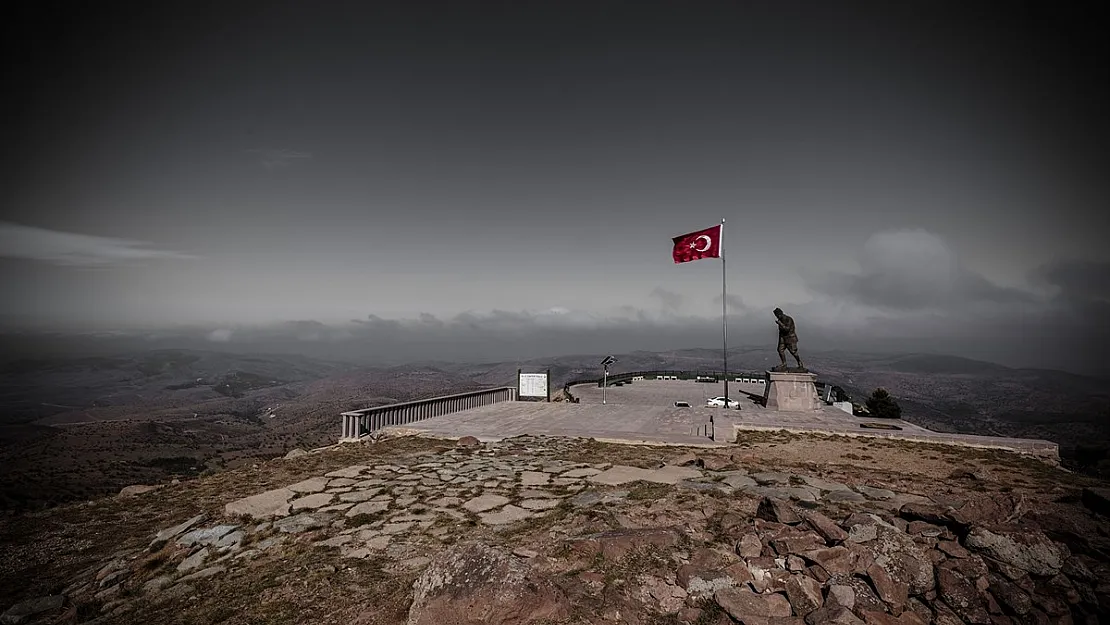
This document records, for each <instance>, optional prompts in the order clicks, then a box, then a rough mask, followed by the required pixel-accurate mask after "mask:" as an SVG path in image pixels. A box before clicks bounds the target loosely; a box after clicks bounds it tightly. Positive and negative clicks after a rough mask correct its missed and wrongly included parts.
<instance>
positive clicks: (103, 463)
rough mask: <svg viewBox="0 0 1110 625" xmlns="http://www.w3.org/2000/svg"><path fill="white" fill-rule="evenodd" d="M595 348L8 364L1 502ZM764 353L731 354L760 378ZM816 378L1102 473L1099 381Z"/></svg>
mask: <svg viewBox="0 0 1110 625" xmlns="http://www.w3.org/2000/svg"><path fill="white" fill-rule="evenodd" d="M617 356H618V359H619V360H618V363H617V364H616V365H615V366H614V367H613V372H614V373H619V372H622V371H637V370H653V369H676V370H698V369H705V370H709V369H718V368H719V367H720V352H719V351H716V350H708V349H690V350H678V351H672V352H662V353H649V352H635V353H631V354H618V355H617ZM600 358H601V355H597V354H589V355H578V356H561V357H555V358H550V359H542V360H532V361H524V362H505V363H481V364H475V363H446V362H427V363H413V364H409V365H403V366H392V367H382V366H366V365H358V364H353V363H350V362H332V361H327V360H322V359H317V358H309V357H305V356H298V355H273V354H264V355H247V354H233V353H227V352H217V351H202V350H152V351H141V352H129V353H124V354H116V355H110V356H95V357H79V358H66V357H60V356H54V357H49V358H41V359H20V360H14V361H9V362H7V363H5V364H4V365H3V366H2V369H0V410H2V412H0V462H3V465H4V467H5V471H4V475H3V479H2V482H0V497H2V498H0V502H2V503H0V505H2V507H3V508H4V509H7V510H17V509H27V508H36V507H41V506H43V505H50V504H57V503H62V502H66V501H74V500H83V499H89V498H93V497H96V496H103V495H109V494H114V493H115V492H118V490H119V489H121V488H123V487H125V486H128V485H132V484H154V483H162V482H166V481H169V480H172V479H175V478H178V479H180V478H186V477H189V476H195V475H198V474H201V473H204V472H213V471H220V470H223V469H227V468H232V467H236V466H240V465H242V464H244V463H250V462H252V461H254V460H255V459H262V458H270V457H274V456H280V455H283V454H285V453H286V452H288V451H289V450H291V449H294V448H302V449H311V448H315V447H320V446H323V445H328V444H331V443H334V442H335V440H336V438H337V436H338V433H337V432H338V415H339V413H340V412H343V411H345V410H353V409H358V408H366V407H370V406H374V405H384V404H388V403H392V402H398V401H406V400H411V399H418V398H423V397H434V396H437V395H443V394H448V393H455V392H462V391H467V390H474V389H477V388H482V387H489V386H504V385H513V384H514V381H515V375H516V371H517V369H518V368H524V369H525V370H544V369H550V370H551V372H552V386H553V388H558V387H561V386H562V384H563V383H565V382H567V381H570V380H578V379H582V378H593V377H597V376H598V374H599V371H598V367H597V363H598V361H599V359H600ZM776 362H777V355H776V354H775V352H774V351H773V350H770V349H764V348H757V349H745V348H738V349H735V350H730V354H729V363H730V364H729V368H730V370H731V371H762V370H765V369H767V368H768V367H770V366H772V365H773V364H775V363H776ZM807 364H809V366H810V368H811V369H812V370H814V371H816V372H817V373H818V374H819V376H820V379H821V380H822V381H826V382H828V383H831V384H839V385H841V386H843V387H844V388H845V389H847V390H848V392H849V393H850V394H851V395H852V398H853V401H855V402H857V403H862V402H863V401H864V399H865V398H866V396H867V395H868V394H869V393H870V391H871V390H873V389H874V388H876V387H880V386H882V387H884V388H887V389H888V390H890V392H891V393H893V394H894V396H895V397H896V398H897V399H898V401H899V402H900V403H901V404H902V406H903V410H904V416H905V418H907V419H908V420H910V421H913V422H915V423H918V424H921V425H924V426H926V427H929V428H932V429H935V430H940V431H959V432H967V433H979V434H995V435H1004V436H1018V437H1036V438H1045V439H1048V440H1052V441H1055V442H1058V443H1059V444H1060V445H1061V451H1062V454H1063V455H1064V456H1065V458H1066V459H1067V461H1068V462H1070V463H1072V464H1074V459H1075V455H1076V454H1075V451H1076V448H1077V446H1079V445H1083V446H1086V447H1087V448H1089V449H1088V450H1087V452H1086V455H1085V456H1083V455H1082V452H1083V450H1080V451H1081V458H1080V460H1081V461H1082V462H1084V463H1086V464H1088V465H1091V466H1087V467H1084V468H1085V469H1086V470H1089V471H1090V470H1097V467H1096V466H1095V465H1096V464H1097V462H1098V460H1099V458H1101V457H1104V456H1105V448H1106V446H1107V444H1106V443H1107V441H1108V440H1110V419H1108V418H1107V415H1108V410H1110V408H1108V407H1110V395H1108V392H1107V385H1106V382H1105V381H1104V380H1101V379H1097V378H1089V377H1083V376H1078V375H1072V374H1067V373H1062V372H1057V371H1046V370H1032V369H1011V368H1007V367H1003V366H1000V365H994V364H991V363H985V362H979V361H974V360H968V359H963V358H956V357H946V356H932V355H874V354H861V353H847V352H824V353H815V354H812V355H811V356H809V357H808V360H807Z"/></svg>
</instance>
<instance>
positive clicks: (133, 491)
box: [116, 484, 161, 497]
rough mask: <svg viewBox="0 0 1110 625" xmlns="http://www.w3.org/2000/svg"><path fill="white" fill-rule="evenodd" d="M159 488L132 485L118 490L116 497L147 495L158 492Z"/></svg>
mask: <svg viewBox="0 0 1110 625" xmlns="http://www.w3.org/2000/svg"><path fill="white" fill-rule="evenodd" d="M159 488H161V487H160V486H147V485H145V484H133V485H131V486H124V487H123V488H121V489H120V491H119V494H118V495H116V497H134V496H135V495H141V494H143V493H149V492H150V491H152V490H158V489H159Z"/></svg>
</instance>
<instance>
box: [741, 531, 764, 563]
mask: <svg viewBox="0 0 1110 625" xmlns="http://www.w3.org/2000/svg"><path fill="white" fill-rule="evenodd" d="M762 552H763V543H762V542H761V541H760V540H759V536H757V535H755V534H744V535H743V536H742V537H741V538H740V540H739V541H738V542H737V543H736V554H737V555H739V556H740V557H741V558H758V557H759V554H760V553H762Z"/></svg>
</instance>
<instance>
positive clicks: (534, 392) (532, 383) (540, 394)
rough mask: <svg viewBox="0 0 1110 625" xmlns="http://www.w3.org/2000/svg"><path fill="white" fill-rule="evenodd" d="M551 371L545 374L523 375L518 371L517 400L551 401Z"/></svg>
mask: <svg viewBox="0 0 1110 625" xmlns="http://www.w3.org/2000/svg"><path fill="white" fill-rule="evenodd" d="M550 379H551V370H550V369H548V370H547V371H546V372H544V373H522V372H521V370H520V369H517V370H516V397H517V399H525V398H528V399H533V400H535V399H543V401H548V402H549V401H551V386H550V384H549V383H548V381H549V380H550Z"/></svg>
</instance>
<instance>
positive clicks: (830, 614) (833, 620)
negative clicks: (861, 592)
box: [806, 605, 864, 625]
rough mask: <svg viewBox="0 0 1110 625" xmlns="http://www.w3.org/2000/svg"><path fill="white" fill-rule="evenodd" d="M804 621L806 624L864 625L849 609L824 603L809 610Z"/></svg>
mask: <svg viewBox="0 0 1110 625" xmlns="http://www.w3.org/2000/svg"><path fill="white" fill-rule="evenodd" d="M806 623H807V624H808V625H864V622H863V621H861V620H860V619H859V617H857V616H856V615H855V614H852V611H851V610H849V609H847V608H844V607H841V606H838V605H826V606H824V607H821V608H819V609H817V610H814V611H813V612H810V613H809V616H807V617H806Z"/></svg>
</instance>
